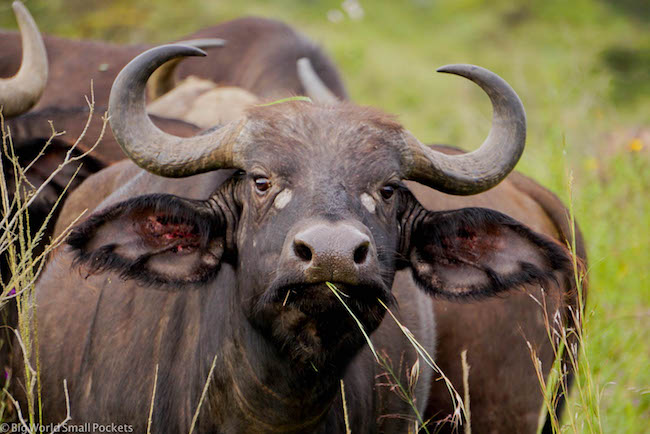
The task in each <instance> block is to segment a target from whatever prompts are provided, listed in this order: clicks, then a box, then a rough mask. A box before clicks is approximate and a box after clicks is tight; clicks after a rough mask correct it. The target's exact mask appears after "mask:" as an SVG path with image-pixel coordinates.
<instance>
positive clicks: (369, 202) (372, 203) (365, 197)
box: [361, 193, 377, 214]
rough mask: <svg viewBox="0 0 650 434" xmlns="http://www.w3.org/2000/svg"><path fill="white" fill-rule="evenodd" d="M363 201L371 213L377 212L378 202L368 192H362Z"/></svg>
mask: <svg viewBox="0 0 650 434" xmlns="http://www.w3.org/2000/svg"><path fill="white" fill-rule="evenodd" d="M361 203H362V204H363V206H365V207H366V209H367V210H368V211H370V212H371V213H373V214H374V213H375V208H376V207H377V202H375V199H373V198H372V196H370V195H369V194H368V193H362V194H361Z"/></svg>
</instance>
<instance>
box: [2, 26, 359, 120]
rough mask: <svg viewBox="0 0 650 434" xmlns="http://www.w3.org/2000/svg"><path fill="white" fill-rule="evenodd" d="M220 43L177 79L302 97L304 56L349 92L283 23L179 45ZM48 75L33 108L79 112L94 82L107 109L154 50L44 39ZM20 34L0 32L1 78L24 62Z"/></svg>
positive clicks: (207, 34) (331, 83)
mask: <svg viewBox="0 0 650 434" xmlns="http://www.w3.org/2000/svg"><path fill="white" fill-rule="evenodd" d="M197 38H222V39H225V40H226V41H227V45H226V46H225V47H222V48H217V49H215V52H214V53H215V55H214V56H210V59H211V60H210V62H197V61H195V60H187V61H184V62H183V63H182V64H181V65H180V66H179V69H178V76H179V78H185V77H187V76H190V75H194V76H197V77H201V78H205V79H208V80H211V81H213V82H215V83H217V84H219V85H228V86H237V87H241V88H243V89H246V90H248V91H249V92H251V93H253V94H254V95H256V96H258V97H261V98H276V97H280V96H289V95H303V94H304V89H303V88H302V85H301V84H300V80H299V79H298V77H297V72H296V61H297V60H298V59H299V58H301V57H308V58H309V59H310V60H311V62H312V64H313V65H314V68H315V69H316V71H317V73H318V74H319V76H320V77H321V79H322V80H323V81H324V82H325V83H326V84H327V86H328V87H329V89H331V90H332V92H334V94H335V95H336V96H338V97H339V98H341V99H346V98H347V93H346V91H345V87H344V85H343V82H342V80H341V78H340V76H339V73H338V71H337V70H336V67H335V66H334V64H333V63H332V61H331V60H330V59H329V57H328V56H327V55H326V54H325V53H324V52H323V51H322V50H321V49H320V48H319V47H317V46H316V45H314V44H313V43H312V42H311V41H309V40H308V39H306V38H305V37H304V36H302V35H300V34H298V33H296V32H295V31H294V30H293V29H292V28H290V27H289V26H287V25H286V24H284V23H282V22H280V21H276V20H269V19H265V18H258V17H249V18H240V19H236V20H233V21H228V22H225V23H222V24H219V25H216V26H212V27H208V28H206V29H203V30H200V31H198V32H196V33H195V34H192V35H188V36H187V37H185V38H182V39H181V40H188V39H197ZM43 40H44V41H45V48H46V50H47V53H48V60H49V65H50V76H49V79H48V83H47V86H46V88H45V91H44V93H43V95H42V96H41V99H40V100H39V102H38V104H37V105H36V108H37V109H38V108H45V107H50V106H54V107H58V108H66V107H79V106H83V105H84V104H85V99H84V96H85V95H90V81H91V80H93V89H94V96H95V102H96V104H97V106H106V105H108V96H109V94H110V90H111V86H112V85H113V81H114V80H115V77H116V76H117V74H118V73H119V72H120V70H121V69H122V68H123V67H124V66H125V65H126V64H127V63H128V62H129V61H131V59H133V58H134V57H135V56H137V55H138V54H140V53H142V52H143V51H145V50H147V49H149V48H151V47H152V45H147V44H138V45H116V44H110V43H106V42H99V41H76V40H70V39H63V38H57V37H54V36H47V35H45V36H44V37H43ZM21 50H22V48H21V42H20V35H19V33H18V32H0V77H11V76H13V75H14V74H15V73H16V71H17V70H18V68H19V67H20V61H21V58H22V51H21Z"/></svg>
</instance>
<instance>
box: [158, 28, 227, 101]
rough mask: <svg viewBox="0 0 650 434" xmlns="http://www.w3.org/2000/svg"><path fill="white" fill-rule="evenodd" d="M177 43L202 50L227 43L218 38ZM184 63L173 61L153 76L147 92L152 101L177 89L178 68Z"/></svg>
mask: <svg viewBox="0 0 650 434" xmlns="http://www.w3.org/2000/svg"><path fill="white" fill-rule="evenodd" d="M176 43H177V44H181V45H189V46H190V47H196V48H200V49H202V50H207V49H209V48H216V47H223V46H224V45H226V41H224V40H223V39H218V38H206V39H189V40H187V41H180V42H176ZM182 61H183V58H182V57H177V58H175V59H172V60H170V61H169V62H167V63H165V64H164V65H162V66H161V67H160V68H158V69H157V70H156V71H154V73H153V74H151V78H150V79H149V81H148V82H147V91H148V94H149V98H150V99H151V100H152V101H153V100H155V99H157V98H160V97H161V96H163V95H164V94H166V93H167V92H169V91H170V90H172V89H174V87H176V79H175V77H174V74H175V73H176V67H177V66H178V64H179V63H181V62H182Z"/></svg>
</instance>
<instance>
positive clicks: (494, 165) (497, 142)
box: [403, 64, 526, 195]
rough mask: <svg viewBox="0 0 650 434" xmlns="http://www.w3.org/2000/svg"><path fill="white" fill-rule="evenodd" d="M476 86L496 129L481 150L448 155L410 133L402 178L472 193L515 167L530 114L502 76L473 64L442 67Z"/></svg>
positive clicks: (491, 184)
mask: <svg viewBox="0 0 650 434" xmlns="http://www.w3.org/2000/svg"><path fill="white" fill-rule="evenodd" d="M438 72H446V73H449V74H456V75H460V76H462V77H465V78H467V79H469V80H471V81H473V82H474V83H476V84H478V85H479V86H480V87H481V88H482V89H483V90H484V91H485V93H487V94H488V96H489V97H490V101H491V102H492V110H493V114H492V128H491V130H490V133H489V134H488V137H487V139H485V141H484V142H483V144H482V145H481V147H480V148H478V149H477V150H475V151H473V152H469V153H467V154H461V155H446V154H442V153H440V152H436V151H434V150H432V149H431V148H429V147H428V146H425V145H423V144H422V143H421V142H420V141H418V140H417V139H416V138H415V137H413V136H412V135H411V134H409V133H406V142H407V144H406V149H405V150H404V152H403V159H404V162H403V167H404V177H405V178H406V179H410V180H413V181H417V182H420V183H422V184H425V185H428V186H430V187H432V188H435V189H436V190H440V191H442V192H445V193H449V194H456V195H469V194H477V193H480V192H483V191H485V190H488V189H490V188H492V187H494V186H495V185H497V184H498V183H499V182H501V181H502V180H503V179H504V178H505V177H506V176H507V175H508V174H509V173H510V172H511V171H512V169H513V168H514V167H515V164H517V161H519V157H521V154H522V152H523V151H524V145H525V143H526V113H525V111H524V106H523V104H522V103H521V100H520V99H519V97H518V96H517V94H516V93H515V91H514V90H513V89H512V88H511V87H510V85H508V83H506V82H505V81H504V80H503V79H502V78H501V77H499V76H498V75H496V74H494V73H493V72H490V71H488V70H487V69H484V68H481V67H478V66H474V65H463V64H460V65H447V66H443V67H442V68H439V69H438Z"/></svg>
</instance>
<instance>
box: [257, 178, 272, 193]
mask: <svg viewBox="0 0 650 434" xmlns="http://www.w3.org/2000/svg"><path fill="white" fill-rule="evenodd" d="M254 182H255V188H256V189H257V191H258V193H265V192H266V191H267V190H268V189H269V188H271V180H270V179H269V178H265V177H263V176H260V177H257V178H255V180H254Z"/></svg>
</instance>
